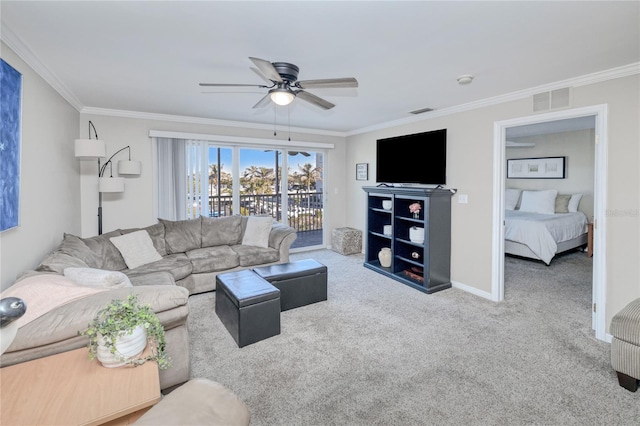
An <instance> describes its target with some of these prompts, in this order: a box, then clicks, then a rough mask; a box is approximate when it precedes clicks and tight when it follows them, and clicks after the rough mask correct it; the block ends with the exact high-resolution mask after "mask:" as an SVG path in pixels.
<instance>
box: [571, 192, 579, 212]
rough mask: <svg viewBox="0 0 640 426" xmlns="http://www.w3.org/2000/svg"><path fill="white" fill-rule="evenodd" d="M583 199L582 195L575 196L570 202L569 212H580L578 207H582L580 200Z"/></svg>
mask: <svg viewBox="0 0 640 426" xmlns="http://www.w3.org/2000/svg"><path fill="white" fill-rule="evenodd" d="M581 199H582V194H573V195H572V196H571V200H569V206H568V209H569V212H570V213H576V212H577V211H578V206H579V205H580V200H581Z"/></svg>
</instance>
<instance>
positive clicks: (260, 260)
mask: <svg viewBox="0 0 640 426" xmlns="http://www.w3.org/2000/svg"><path fill="white" fill-rule="evenodd" d="M231 248H232V249H233V251H235V252H236V253H238V256H239V259H240V266H254V265H262V264H264V263H272V262H277V261H278V260H280V251H278V250H276V249H274V248H271V247H268V248H264V247H257V246H245V245H242V244H239V245H235V246H231Z"/></svg>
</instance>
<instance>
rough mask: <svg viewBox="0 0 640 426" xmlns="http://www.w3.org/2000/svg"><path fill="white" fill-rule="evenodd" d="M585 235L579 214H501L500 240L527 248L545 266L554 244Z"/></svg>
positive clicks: (585, 220) (582, 214)
mask: <svg viewBox="0 0 640 426" xmlns="http://www.w3.org/2000/svg"><path fill="white" fill-rule="evenodd" d="M586 232H587V216H586V215H585V214H584V213H582V212H580V211H579V212H576V213H556V214H542V213H530V212H522V211H519V210H506V211H505V231H504V238H505V239H506V240H509V241H515V242H517V243H521V244H524V245H526V246H527V247H529V249H530V250H531V251H532V252H534V253H535V254H536V255H537V256H538V257H539V258H540V259H541V260H542V261H543V262H544V263H546V264H547V265H548V264H549V263H550V262H551V259H553V256H555V254H556V251H557V249H558V244H557V243H560V242H563V241H568V240H571V239H573V238H576V237H578V236H580V235H582V234H584V233H586Z"/></svg>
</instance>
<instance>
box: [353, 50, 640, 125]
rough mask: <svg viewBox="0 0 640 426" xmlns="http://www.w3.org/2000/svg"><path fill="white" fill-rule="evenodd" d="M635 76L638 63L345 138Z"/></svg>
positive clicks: (440, 111) (637, 72) (521, 91)
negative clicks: (539, 94) (555, 91)
mask: <svg viewBox="0 0 640 426" xmlns="http://www.w3.org/2000/svg"><path fill="white" fill-rule="evenodd" d="M635 74H640V62H635V63H633V64H629V65H624V66H621V67H617V68H612V69H609V70H605V71H600V72H595V73H593V74H587V75H583V76H580V77H574V78H570V79H566V80H561V81H557V82H555V83H549V84H543V85H541V86H536V87H531V88H529V89H524V90H520V91H517V92H512V93H507V94H505V95H500V96H494V97H492V98H486V99H481V100H479V101H475V102H469V103H466V104H462V105H456V106H453V107H450V108H443V109H440V110H435V111H431V112H428V113H426V114H421V115H420V116H419V117H407V118H402V119H399V120H395V121H388V122H385V123H380V124H377V125H375V126H369V127H363V128H361V129H357V130H352V131H349V132H347V136H354V135H358V134H362V133H368V132H372V131H376V130H384V129H388V128H391V127H396V126H403V125H405V124H412V123H417V122H420V121H425V120H430V119H433V118H437V117H444V116H447V115H451V114H456V113H460V112H464V111H470V110H473V109H477V108H484V107H488V106H493V105H498V104H501V103H504V102H509V101H515V100H518V99H523V98H527V97H529V96H533V95H535V94H536V93H540V92H548V91H551V90H556V89H561V88H565V87H579V86H586V85H589V84H594V83H600V82H603V81H607V80H613V79H616V78H622V77H628V76H632V75H635Z"/></svg>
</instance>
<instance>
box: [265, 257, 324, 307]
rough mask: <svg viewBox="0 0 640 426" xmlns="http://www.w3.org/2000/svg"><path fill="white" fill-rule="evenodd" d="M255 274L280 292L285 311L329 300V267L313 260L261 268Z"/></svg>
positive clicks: (281, 303)
mask: <svg viewBox="0 0 640 426" xmlns="http://www.w3.org/2000/svg"><path fill="white" fill-rule="evenodd" d="M253 272H255V273H256V274H258V275H259V276H260V277H262V278H264V279H265V280H267V281H269V282H270V283H271V284H273V285H274V286H276V287H277V288H278V289H279V290H280V305H281V309H282V310H283V311H286V310H288V309H293V308H298V307H300V306H305V305H309V304H311V303H316V302H322V301H323V300H327V267H326V266H325V265H323V264H322V263H320V262H318V261H315V260H313V259H305V260H299V261H296V262H291V263H280V264H277V265H270V266H260V267H257V268H253Z"/></svg>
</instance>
